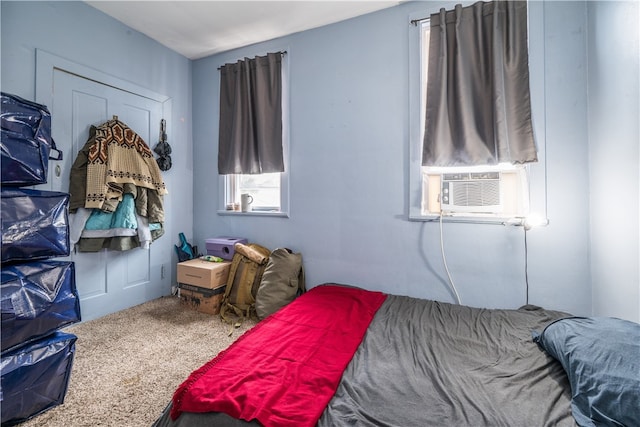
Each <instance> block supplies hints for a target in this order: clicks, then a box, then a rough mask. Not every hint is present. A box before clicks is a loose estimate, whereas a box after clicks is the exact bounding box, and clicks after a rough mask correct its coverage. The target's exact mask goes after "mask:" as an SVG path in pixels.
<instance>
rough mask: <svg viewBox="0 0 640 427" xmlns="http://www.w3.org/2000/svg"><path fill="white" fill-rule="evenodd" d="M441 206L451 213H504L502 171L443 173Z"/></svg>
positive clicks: (443, 209)
mask: <svg viewBox="0 0 640 427" xmlns="http://www.w3.org/2000/svg"><path fill="white" fill-rule="evenodd" d="M440 207H441V209H442V211H443V212H449V213H455V212H464V213H485V214H487V213H488V214H500V213H502V212H503V211H504V209H503V195H502V184H501V172H462V173H443V174H442V178H441V188H440Z"/></svg>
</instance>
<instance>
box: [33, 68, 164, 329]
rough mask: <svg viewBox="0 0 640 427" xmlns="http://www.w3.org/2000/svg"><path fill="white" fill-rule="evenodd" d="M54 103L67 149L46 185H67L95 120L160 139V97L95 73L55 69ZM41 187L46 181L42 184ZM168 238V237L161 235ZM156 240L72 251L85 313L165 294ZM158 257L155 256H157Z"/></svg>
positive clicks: (150, 140) (57, 131)
mask: <svg viewBox="0 0 640 427" xmlns="http://www.w3.org/2000/svg"><path fill="white" fill-rule="evenodd" d="M52 90H53V95H52V105H49V110H50V112H51V120H52V125H51V126H52V134H53V138H54V140H55V142H56V145H57V146H58V148H59V149H61V150H62V151H63V153H64V159H63V160H62V161H60V162H56V161H51V162H50V167H49V179H48V182H47V184H45V188H48V189H50V190H54V191H64V192H68V190H69V174H70V171H71V165H72V164H73V162H74V160H75V158H76V155H77V153H78V151H79V150H80V149H81V148H82V147H83V146H84V144H85V143H86V142H87V139H88V136H89V129H90V127H91V125H99V124H101V123H103V122H105V121H106V120H109V119H111V118H112V117H113V116H118V118H119V119H120V120H121V121H122V122H124V123H126V124H127V125H128V126H129V127H130V128H131V129H133V130H134V131H135V132H136V133H137V134H138V135H140V136H141V137H142V138H143V139H144V140H145V142H146V143H147V145H149V146H150V147H151V148H153V147H154V146H155V144H156V143H157V141H158V136H159V128H160V120H161V119H162V103H161V102H159V101H156V100H153V99H150V98H148V97H145V96H141V95H137V94H135V93H133V92H131V91H125V90H121V89H118V88H115V87H113V86H111V85H107V84H103V83H100V82H97V81H95V80H93V79H88V78H85V77H81V76H78V75H76V74H71V73H68V72H65V71H62V70H59V69H54V70H53V87H52ZM41 187H42V186H41ZM163 240H166V239H163ZM154 245H157V243H156V242H154V243H152V244H151V249H149V250H146V249H141V248H136V249H133V250H129V251H123V252H120V251H113V250H104V249H103V250H102V251H100V252H97V253H80V252H78V253H73V254H72V255H71V256H70V260H72V261H74V262H75V266H76V283H77V288H78V293H79V295H80V307H81V310H82V319H83V320H90V319H94V318H96V317H100V316H103V315H105V314H108V313H112V312H115V311H118V310H122V309H124V308H128V307H131V306H134V305H137V304H141V303H143V302H145V301H149V300H151V299H154V298H158V297H160V296H162V295H163V293H164V292H163V290H164V284H163V283H162V282H163V281H164V280H160V279H164V277H163V276H164V271H162V272H160V271H158V272H156V271H152V269H156V267H154V266H158V267H157V269H158V270H159V269H160V268H161V267H159V265H160V264H161V262H154V252H157V250H156V248H154ZM156 258H157V256H156Z"/></svg>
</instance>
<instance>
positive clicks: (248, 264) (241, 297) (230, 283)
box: [220, 243, 271, 328]
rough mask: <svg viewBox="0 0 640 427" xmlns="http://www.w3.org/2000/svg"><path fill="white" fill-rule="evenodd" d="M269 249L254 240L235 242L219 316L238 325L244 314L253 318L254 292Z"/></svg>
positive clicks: (244, 317) (260, 277) (256, 290)
mask: <svg viewBox="0 0 640 427" xmlns="http://www.w3.org/2000/svg"><path fill="white" fill-rule="evenodd" d="M270 253H271V251H270V250H269V249H267V248H265V247H264V246H260V245H258V244H255V243H249V244H247V245H244V244H242V243H236V244H235V252H234V254H233V259H232V260H231V269H230V270H229V277H228V279H227V287H226V289H225V292H224V297H223V298H222V305H221V307H220V318H221V319H222V320H223V321H224V322H226V323H229V324H233V325H234V326H235V327H236V328H237V327H239V326H240V325H241V324H242V322H243V321H244V319H246V318H247V317H251V316H254V317H255V304H256V294H257V293H258V287H259V286H260V281H261V279H262V274H263V273H264V269H265V268H266V266H267V261H269V254H270Z"/></svg>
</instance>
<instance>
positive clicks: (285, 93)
mask: <svg viewBox="0 0 640 427" xmlns="http://www.w3.org/2000/svg"><path fill="white" fill-rule="evenodd" d="M276 50H280V51H282V52H287V53H286V54H284V55H283V56H282V156H283V161H284V172H281V173H280V209H279V210H274V209H268V208H267V207H263V208H260V209H256V210H251V211H249V212H241V211H240V210H232V209H227V205H228V204H229V203H232V202H233V201H235V202H237V203H240V195H239V194H238V185H237V176H238V174H235V175H218V211H217V214H218V215H242V216H266V217H269V216H274V217H285V218H288V217H289V170H290V158H289V145H290V120H289V117H290V116H289V113H290V111H289V105H290V100H289V93H290V92H289V85H290V78H289V56H290V51H291V50H290V48H289V47H287V48H281V49H276ZM269 51H273V50H272V49H269ZM261 55H266V52H265V53H259V54H256V55H255V56H261ZM247 56H248V55H247ZM219 118H220V116H219V115H218V120H219Z"/></svg>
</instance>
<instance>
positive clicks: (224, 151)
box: [218, 52, 284, 175]
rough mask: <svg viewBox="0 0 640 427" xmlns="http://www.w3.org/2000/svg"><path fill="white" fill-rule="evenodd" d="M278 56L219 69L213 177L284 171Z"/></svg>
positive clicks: (279, 57) (280, 65) (280, 77)
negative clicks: (216, 140) (218, 100)
mask: <svg viewBox="0 0 640 427" xmlns="http://www.w3.org/2000/svg"><path fill="white" fill-rule="evenodd" d="M281 68H282V54H281V53H280V52H278V53H268V54H267V55H266V56H257V57H255V58H251V59H250V58H245V59H244V60H240V61H238V62H236V63H234V64H225V65H224V66H222V67H221V68H220V126H219V134H218V137H219V139H218V173H219V174H220V175H226V174H260V173H269V172H284V161H283V156H282V73H281Z"/></svg>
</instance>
